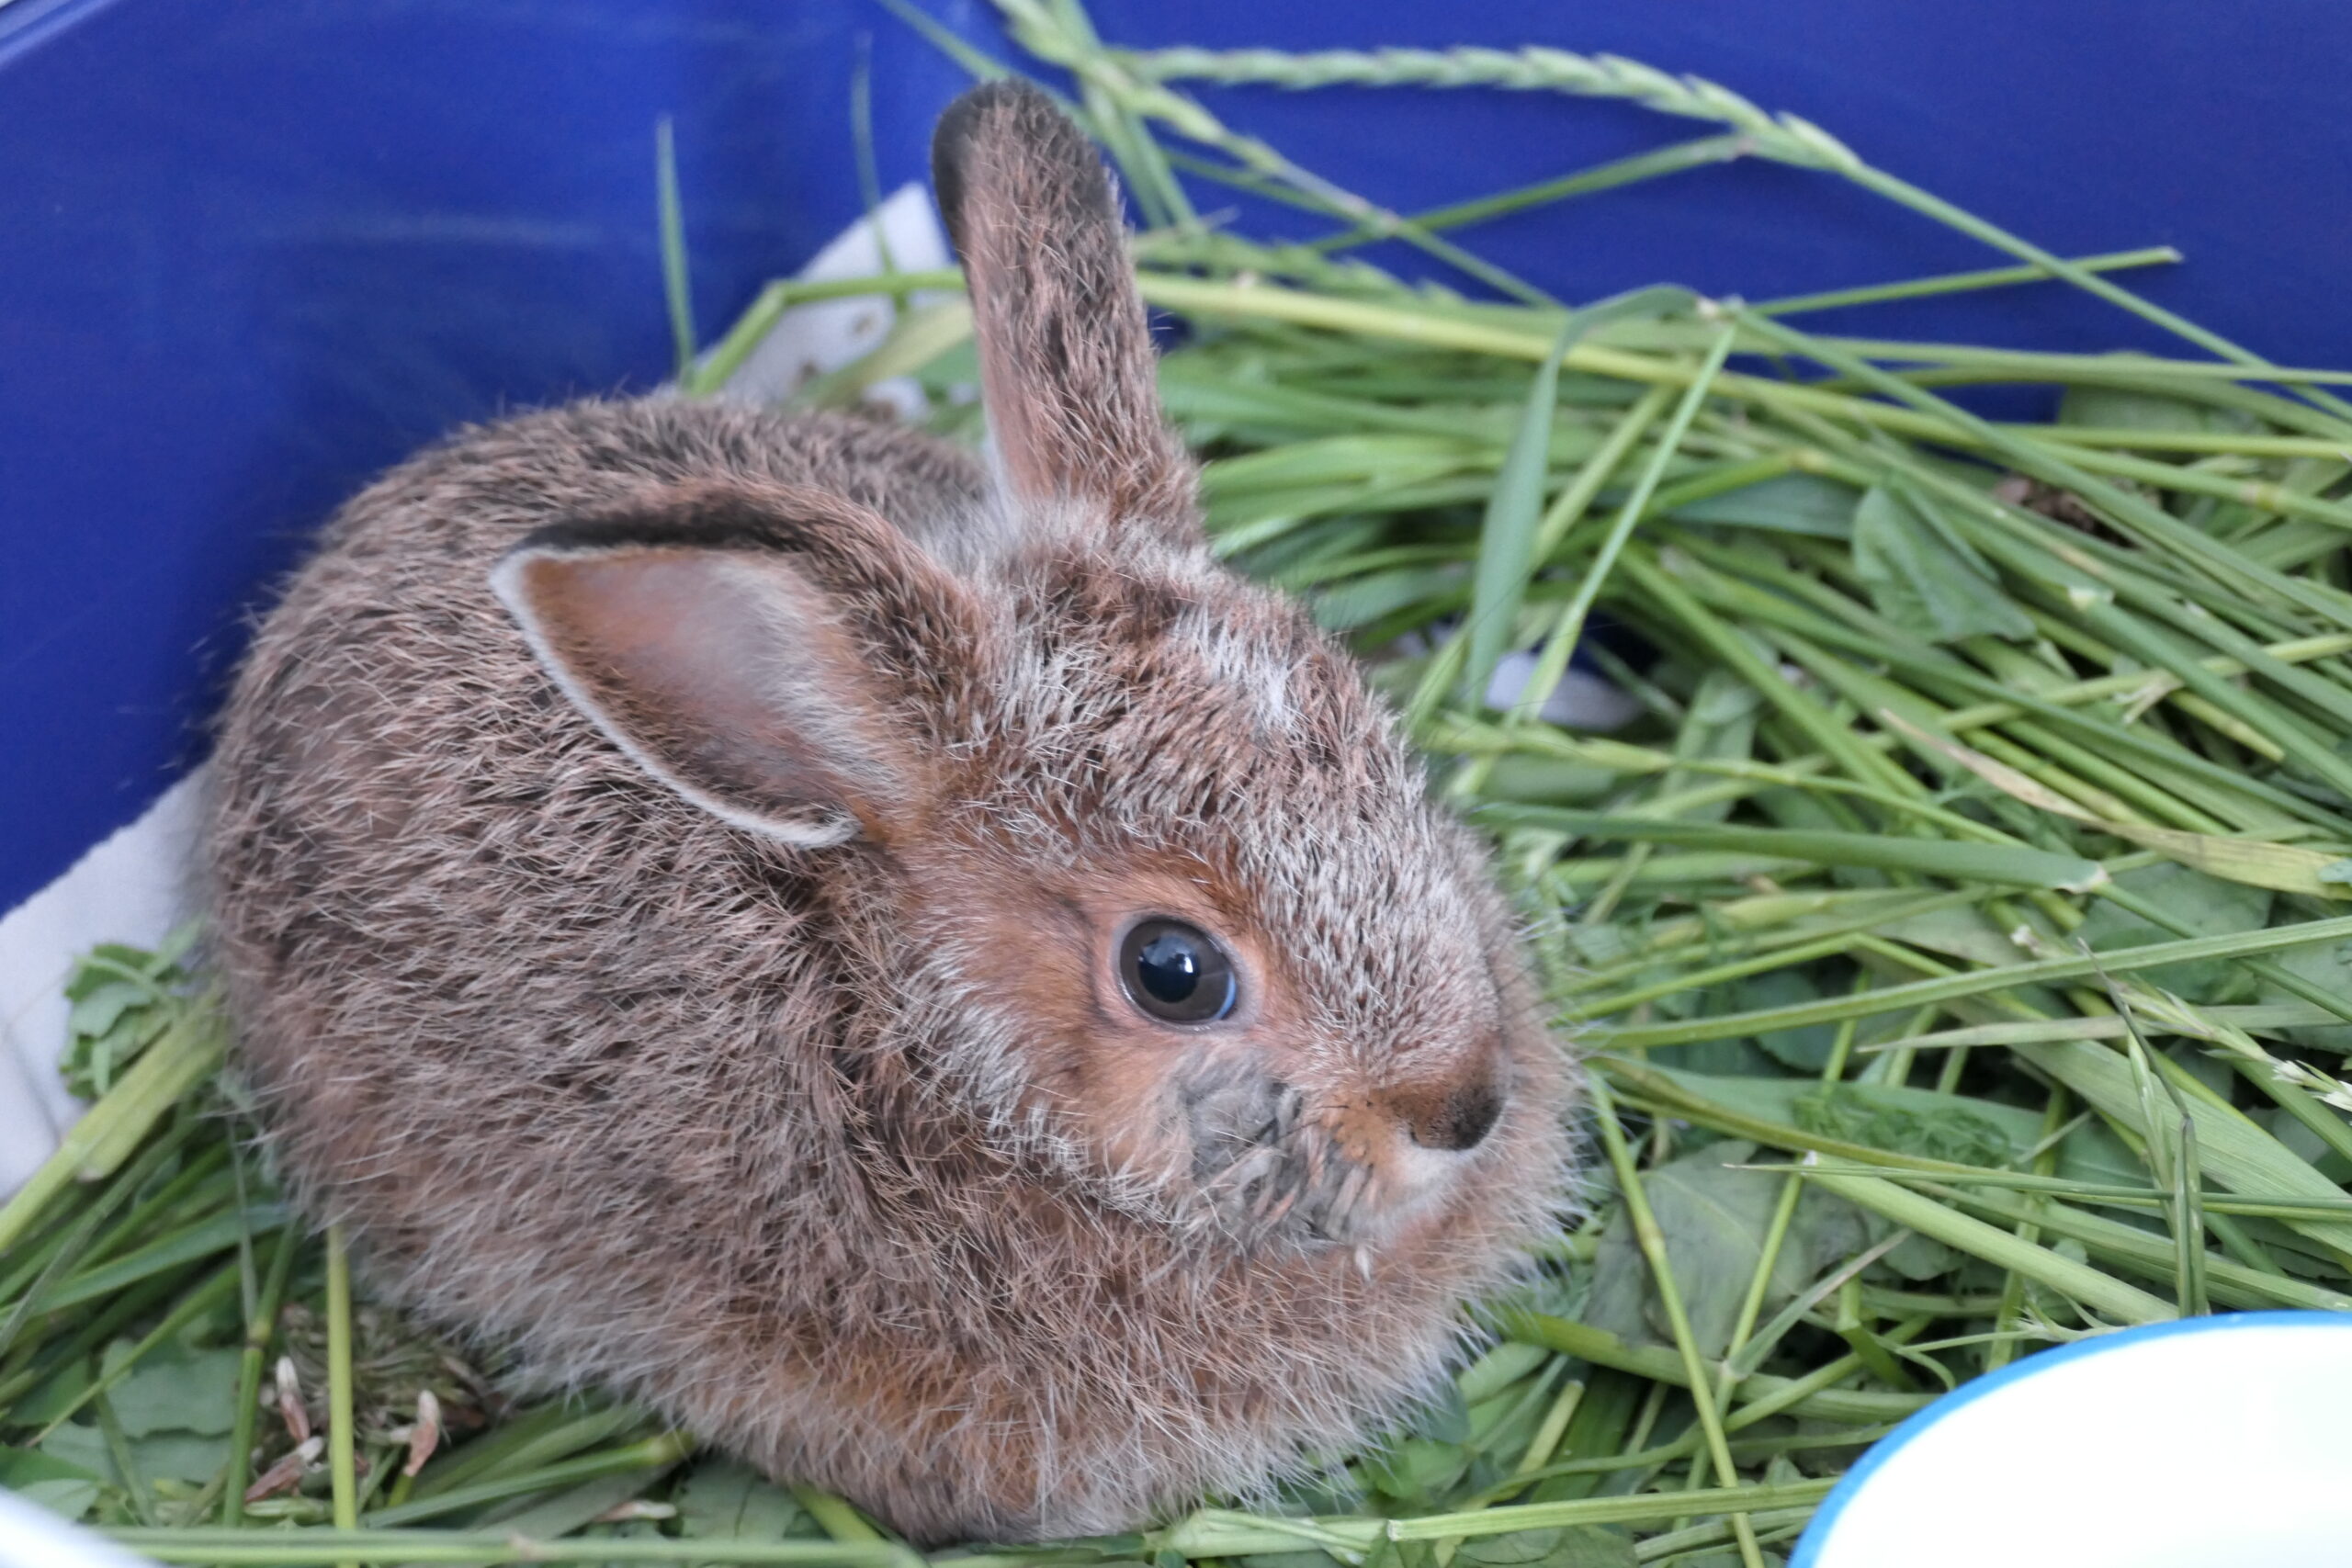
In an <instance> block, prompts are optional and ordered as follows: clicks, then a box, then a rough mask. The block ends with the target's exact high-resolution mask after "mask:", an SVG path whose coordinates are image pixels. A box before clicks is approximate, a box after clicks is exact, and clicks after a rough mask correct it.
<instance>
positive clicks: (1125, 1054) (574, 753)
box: [209, 84, 1571, 1542]
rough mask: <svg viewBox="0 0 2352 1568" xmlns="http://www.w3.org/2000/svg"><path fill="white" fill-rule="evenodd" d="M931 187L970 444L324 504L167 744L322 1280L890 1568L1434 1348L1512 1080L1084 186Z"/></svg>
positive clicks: (1262, 1461) (724, 423) (893, 441)
mask: <svg viewBox="0 0 2352 1568" xmlns="http://www.w3.org/2000/svg"><path fill="white" fill-rule="evenodd" d="M933 157H934V165H935V170H934V172H935V178H936V183H937V188H938V193H939V198H940V205H941V208H942V209H943V210H944V213H945V214H946V217H947V220H948V224H949V227H950V229H951V231H952V232H953V235H954V238H955V241H956V247H957V249H958V251H959V252H960V253H961V254H962V257H963V261H964V265H965V269H966V274H967V278H968V280H969V285H970V290H971V299H972V309H973V313H974V319H975V323H976V330H977V333H978V343H979V356H980V376H981V382H982V393H983V397H984V400H985V403H986V408H987V412H988V415H989V423H990V426H991V429H992V431H993V434H994V442H995V464H994V467H993V468H992V469H990V468H983V467H982V465H981V464H980V462H978V460H977V459H975V458H974V457H972V456H970V455H969V454H967V453H966V452H964V451H962V450H960V449H957V448H956V447H954V446H948V445H944V444H943V443H941V442H939V441H936V440H933V439H932V438H931V437H928V436H926V435H923V434H918V433H916V432H913V431H910V430H905V429H900V428H897V427H894V426H890V425H888V424H883V423H874V422H869V421H865V420H859V419H851V418H842V417H833V416H826V415H811V416H804V417H789V418H787V417H780V416H777V415H774V414H769V413H764V412H748V411H744V410H741V409H734V408H726V407H719V406H716V405H712V404H706V403H691V402H681V401H673V400H652V401H642V402H590V403H582V404H577V405H574V406H571V407H568V408H562V409H559V410H555V411H553V412H542V413H537V414H532V415H528V416H526V417H523V418H519V419H514V420H510V421H506V422H504V423H497V424H492V425H489V426H485V427H482V428H479V429H473V430H469V431H466V432H463V433H461V434H458V435H457V436H456V437H455V438H453V439H451V440H450V441H448V442H447V443H446V444H444V445H442V446H437V447H435V448H434V449H433V450H430V451H428V452H426V453H424V455H422V456H421V457H416V458H415V459H413V460H412V461H411V462H409V463H407V464H406V465H405V466H403V467H401V468H397V469H395V470H393V471H392V472H391V473H390V474H389V475H387V476H386V477H385V478H384V479H381V480H379V482H378V483H376V484H375V485H373V486H372V487H371V488H369V489H368V491H365V492H364V493H363V494H361V495H360V496H359V497H358V498H357V499H356V500H355V501H353V502H351V503H350V504H349V505H348V506H346V507H345V509H344V510H343V512H342V513H340V514H339V515H338V516H337V517H336V518H335V519H334V522H333V523H332V525H330V526H329V528H328V529H327V531H326V535H325V537H324V540H323V543H322V545H321V547H320V548H319V550H318V552H317V554H316V555H315V556H314V557H313V558H311V561H310V563H309V564H308V565H307V566H305V567H304V568H303V569H302V570H300V572H299V573H298V574H297V575H296V576H295V577H294V579H293V580H292V581H291V583H290V585H289V586H288V589H287V591H286V593H285V596H284V598H283V600H282V602H281V603H280V604H278V605H277V608H276V609H275V611H273V612H272V613H271V614H270V615H269V616H268V617H267V619H266V622H265V623H264V625H263V626H262V627H261V628H260V632H259V635H258V637H257V640H256V641H255V643H254V649H253V651H252V654H251V656H250V658H249V659H248V660H247V661H246V663H245V665H244V667H243V671H242V673H241V675H240V677H239V679H238V681H237V683H236V687H235V691H234V694H233V695H232V699H231V701H230V704H229V707H228V711H227V715H226V717H225V720H224V721H223V724H222V728H221V730H220V744H219V750H218V754H217V760H216V763H215V767H214V781H215V783H214V789H215V795H214V798H213V800H212V803H211V807H210V811H211V816H210V823H209V854H210V864H211V873H212V879H213V893H212V899H213V912H214V916H215V925H214V930H215V931H216V933H217V939H218V943H219V957H220V964H221V965H222V967H223V969H224V971H225V973H226V975H227V977H228V981H229V987H230V995H231V1001H232V1010H233V1014H234V1018H235V1021H236V1028H237V1035H238V1050H239V1059H240V1061H241V1062H242V1065H243V1071H244V1072H245V1073H246V1074H247V1075H248V1076H249V1077H250V1079H251V1081H252V1083H253V1085H254V1089H256V1090H257V1092H258V1094H259V1096H260V1101H261V1104H262V1105H263V1107H264V1111H265V1118H266V1124H267V1126H268V1129H269V1131H270V1134H271V1138H272V1141H273V1144H274V1145H275V1148H276V1151H277V1157H278V1159H279V1161H280V1164H281V1166H282V1168H283V1170H284V1172H285V1174H286V1176H287V1178H288V1180H289V1181H290V1183H291V1185H292V1188H293V1190H294V1191H295V1193H296V1195H297V1197H298V1199H299V1201H300V1203H301V1205H302V1207H303V1209H304V1211H305V1213H307V1214H308V1215H309V1216H310V1217H311V1219H312V1220H313V1221H318V1222H325V1221H339V1222H341V1223H342V1224H344V1225H345V1227H347V1230H348V1233H349V1235H350V1236H351V1238H352V1240H353V1242H354V1244H355V1246H356V1248H357V1252H358V1257H359V1260H360V1264H361V1267H362V1269H363V1270H364V1274H365V1278H366V1280H368V1283H369V1284H370V1286H371V1288H372V1289H373V1290H375V1291H376V1292H379V1293H380V1294H381V1295H382V1296H384V1297H386V1298H389V1299H390V1300H391V1301H394V1302H396V1303H401V1305H403V1306H405V1307H407V1308H409V1309H411V1310H413V1311H414V1312H417V1313H419V1314H423V1315H424V1316H425V1317H427V1318H429V1319H431V1320H433V1321H435V1322H437V1323H440V1324H443V1325H449V1326H450V1327H452V1328H455V1329H457V1330H459V1331H462V1332H465V1333H467V1334H469V1335H473V1336H476V1337H482V1338H486V1339H491V1340H495V1341H498V1342H503V1343H505V1344H509V1345H512V1346H513V1347H515V1348H517V1349H518V1350H519V1351H520V1352H521V1353H522V1356H523V1359H524V1363H525V1364H526V1367H528V1368H529V1369H530V1371H531V1372H532V1374H533V1375H535V1376H536V1377H537V1378H538V1379H541V1380H544V1381H548V1382H560V1383H569V1384H591V1385H602V1386H605V1387H609V1388H612V1389H615V1390H617V1391H619V1392H621V1393H625V1394H627V1395H628V1396H629V1397H632V1398H636V1399H639V1400H643V1401H645V1402H648V1403H650V1404H652V1405H654V1406H655V1407H657V1408H659V1409H660V1410H662V1412H664V1413H665V1414H666V1415H667V1416H669V1417H670V1418H672V1419H673V1420H675V1421H677V1422H679V1423H681V1424H683V1425H684V1426H685V1427H689V1428H690V1429H692V1430H693V1431H695V1432H696V1433H698V1434H701V1435H702V1436H704V1437H705V1438H707V1439H708V1440H710V1441H712V1442H713V1443H716V1444H718V1445H719V1446H721V1447H723V1448H726V1449H728V1450H732V1451H734V1452H736V1453H738V1454H741V1455H742V1456H743V1457H745V1458H746V1459H748V1460H750V1461H752V1462H754V1463H756V1464H758V1465H760V1466H762V1467H763V1468H764V1469H766V1470H767V1471H769V1472H772V1473H773V1474H775V1475H776V1476H778V1477H780V1478H786V1479H791V1480H797V1481H807V1482H811V1483H816V1484H819V1485H821V1486H825V1487H829V1488H833V1489H836V1490H838V1491H840V1492H842V1493H843V1494H845V1495H848V1496H849V1497H850V1498H852V1499H854V1501H856V1502H857V1503H858V1504H860V1505H861V1506H864V1507H865V1508H868V1509H870V1510H872V1511H873V1512H874V1513H875V1514H876V1516H878V1517H880V1518H882V1519H883V1520H885V1521H887V1522H888V1524H890V1525H891V1526H893V1527H895V1528H896V1529H899V1530H900V1531H902V1532H904V1533H905V1534H907V1535H908V1536H909V1537H910V1538H912V1539H914V1540H918V1541H923V1542H931V1541H939V1540H950V1539H956V1538H965V1537H992V1538H999V1539H1007V1538H1023V1537H1044V1536H1054V1535H1062V1534H1078V1533H1091V1532H1100V1531H1108V1530H1116V1529H1127V1528H1131V1527H1133V1526H1135V1525H1136V1524H1137V1523H1138V1522H1140V1521H1142V1520H1144V1519H1145V1518H1147V1517H1150V1516H1152V1515H1154V1514H1155V1513H1161V1512H1165V1511H1166V1510H1168V1509H1170V1508H1173V1507H1176V1506H1182V1505H1183V1504H1184V1503H1186V1502H1187V1501H1189V1500H1191V1499H1193V1498H1195V1497H1197V1496H1199V1495H1203V1494H1204V1493H1240V1494H1245V1495H1246V1494H1249V1493H1250V1492H1252V1491H1253V1490H1256V1489H1260V1488H1262V1487H1263V1486H1264V1485H1265V1484H1266V1483H1268V1482H1269V1480H1270V1479H1272V1478H1274V1477H1277V1476H1280V1475H1282V1474H1283V1473H1285V1472H1290V1471H1294V1470H1295V1469H1296V1468H1297V1467H1298V1466H1299V1465H1301V1464H1302V1463H1303V1462H1305V1461H1306V1456H1308V1455H1311V1454H1316V1453H1322V1454H1329V1453H1331V1452H1334V1451H1337V1450H1342V1449H1343V1448H1344V1447H1345V1445H1347V1444H1349V1443H1350V1442H1351V1441H1353V1440H1355V1439H1357V1438H1361V1437H1362V1436H1363V1435H1365V1434H1366V1433H1368V1432H1370V1431H1372V1430H1374V1429H1376V1428H1377V1427H1379V1426H1381V1425H1382V1424H1383V1423H1385V1422H1386V1421H1389V1420H1391V1419H1393V1418H1394V1417H1395V1416H1397V1415H1398V1414H1400V1413H1401V1412H1402V1411H1403V1410H1404V1409H1405V1408H1406V1407H1408V1405H1409V1404H1410V1402H1412V1401H1413V1400H1414V1399H1416V1398H1417V1397H1419V1396H1420V1395H1423V1394H1426V1393H1429V1392H1430V1390H1431V1389H1432V1388H1433V1386H1434V1384H1435V1382H1436V1380H1438V1379H1439V1378H1441V1377H1442V1375H1443V1373H1444V1369H1445V1364H1446V1362H1447V1359H1448V1358H1449V1355H1450V1354H1451V1353H1452V1352H1453V1349H1454V1348H1456V1346H1457V1344H1458V1340H1459V1335H1460V1326H1459V1325H1460V1324H1461V1322H1462V1318H1461V1314H1460V1310H1459V1309H1460V1304H1461V1303H1462V1302H1463V1300H1464V1298H1465V1297H1467V1296H1469V1295H1472V1294H1474V1293H1476V1292H1479V1291H1482V1290H1485V1289H1487V1288H1489V1287H1491V1286H1493V1285H1494V1284H1496V1283H1497V1282H1498V1280H1502V1279H1503V1278H1505V1277H1506V1276H1507V1275H1508V1274H1509V1273H1510V1271H1511V1270H1512V1269H1514V1268H1515V1267H1516V1266H1517V1265H1518V1263H1519V1261H1520V1259H1521V1258H1522V1256H1523V1251H1522V1249H1523V1247H1524V1245H1525V1243H1526V1242H1527V1241H1528V1240H1529V1238H1530V1237H1531V1236H1532V1235H1533V1234H1535V1233H1536V1232H1537V1231H1538V1230H1540V1229H1541V1228H1542V1227H1543V1226H1544V1224H1546V1222H1547V1220H1548V1219H1549V1218H1550V1216H1551V1215H1552V1213H1553V1211H1554V1208H1555V1204H1556V1202H1557V1201H1558V1199H1559V1195H1560V1193H1561V1190H1562V1186H1563V1182H1564V1180H1565V1177H1566V1167H1567V1165H1568V1154H1567V1145H1566V1135H1565V1134H1564V1132H1563V1117H1564V1113H1565V1111H1566V1102H1567V1100H1568V1099H1569V1098H1570V1093H1571V1074H1570V1072H1569V1069H1568V1068H1566V1066H1564V1064H1563V1062H1562V1060H1561V1058H1560V1057H1559V1055H1557V1053H1556V1051H1555V1046H1554V1045H1553V1043H1551V1042H1550V1041H1549V1040H1548V1039H1547V1037H1546V1035H1545V1033H1544V1031H1543V1029H1542V1028H1541V1027H1540V1024H1539V1022H1538V1016H1537V1012H1536V1010H1535V1006H1534V998H1533V996H1532V991H1531V988H1530V987H1529V984H1528V981H1527V978H1526V976H1525V975H1524V974H1523V973H1522V969H1521V959H1520V958H1519V956H1518V954H1517V952H1516V949H1515V946H1514V942H1513V932H1512V929H1511V926H1512V922H1511V920H1510V917H1509V914H1508V912H1507V910H1506V908H1505V907H1504V905H1503V903H1502V902H1501V901H1500V899H1498V897H1497V896H1496V894H1495V893H1494V892H1493V890H1492V889H1491V887H1490V886H1489V883H1488V880H1487V872H1486V868H1485V865H1484V863H1483V861H1482V857H1481V853H1480V851H1479V848H1478V846H1477V845H1476V842H1475V840H1473V839H1472V838H1471V837H1470V835H1469V834H1467V833H1466V832H1465V831H1464V829H1462V828H1460V827H1459V826H1458V825H1456V824H1455V823H1454V822H1453V821H1452V820H1450V819H1448V818H1446V817H1445V816H1444V815H1443V814H1442V812H1440V811H1439V810H1437V809H1435V808H1433V807H1432V806H1431V805H1430V802H1429V801H1428V800H1427V799H1426V798H1425V795H1424V790H1423V783H1422V777H1421V774H1420V773H1419V769H1418V768H1417V767H1416V765H1415V763H1414V761H1413V760H1412V759H1411V758H1410V756H1408V753H1407V750H1406V749H1405V747H1404V745H1403V744H1402V742H1401V741H1400V739H1399V737H1398V735H1397V730H1396V727H1395V725H1394V723H1393V721H1392V719H1391V717H1390V716H1389V714H1388V713H1387V712H1386V711H1385V709H1384V708H1383V706H1382V705H1381V704H1380V703H1379V702H1377V701H1376V700H1375V699H1374V697H1373V696H1372V695H1371V694H1369V693H1368V692H1367V691H1366V689H1365V686H1364V684H1363V680H1362V678H1361V676H1360V674H1359V672H1358V671H1357V670H1356V668H1355V667H1354V666H1353V665H1352V664H1351V661H1350V660H1348V659H1347V658H1346V657H1345V655H1344V654H1343V653H1342V652H1341V651H1340V649H1337V648H1336V647H1334V646H1333V644H1332V643H1331V642H1330V641H1329V639H1327V638H1326V637H1323V636H1322V635H1321V634H1319V633H1318V632H1317V629H1316V628H1315V627H1314V626H1312V624H1311V623H1310V622H1309V621H1308V620H1307V619H1306V616H1305V615H1303V614H1302V612H1301V611H1300V610H1299V609H1298V608H1297V607H1296V606H1295V605H1293V604H1288V603H1286V602H1285V601H1283V599H1281V598H1279V597H1277V596H1275V595H1273V594H1272V593H1269V592H1264V591H1262V590H1261V589H1258V588H1255V587H1252V586H1250V585H1249V584H1248V583H1245V582H1243V581H1239V580H1238V579H1237V578H1235V577H1234V576H1232V575H1231V574H1229V573H1228V572H1227V571H1226V570H1223V569H1221V568H1220V567H1219V566H1218V565H1217V564H1216V562H1215V561H1213V560H1212V559H1211V558H1210V556H1209V552H1208V549H1207V547H1206V542H1205V540H1204V536H1203V533H1202V528H1201V522H1200V515H1199V512H1198V509H1197V506H1196V503H1195V500H1194V470H1193V466H1192V464H1191V462H1190V461H1189V459H1188V458H1187V457H1186V454H1185V453H1184V451H1183V449H1182V446H1181V445H1180V443H1179V442H1178V440H1177V439H1176V437H1175V435H1174V434H1172V433H1171V432H1170V429H1169V428H1168V426H1167V425H1166V423H1164V422H1163V420H1162V417H1161V413H1160V411H1159V403H1158V400H1157V397H1156V394H1155V391H1154V385H1153V360H1152V350H1151V344H1150V340H1149V336H1148V332H1147V329H1146V324H1145V319H1144V312H1143V308H1142V305H1141V303H1140V301H1139V300H1138V299H1137V297H1136V291H1135V287H1134V283H1133V279H1132V277H1131V275H1130V273H1129V270H1128V266H1127V263H1126V258H1125V249H1124V237H1123V235H1122V232H1121V229H1120V223H1119V217H1118V207H1117V203H1116V197H1115V194H1114V190H1113V187H1112V185H1111V182H1110V180H1109V177H1108V175H1107V174H1106V173H1105V171H1104V169H1103V165H1102V164H1101V163H1100V162H1099V160H1098V159H1097V158H1096V156H1095V154H1094V153H1093V152H1092V151H1091V148H1090V147H1089V146H1088V145H1087V143H1086V142H1085V141H1084V140H1083V138H1082V137H1081V136H1080V134H1079V133H1078V131H1077V130H1076V129H1075V128H1074V127H1072V126H1071V125H1070V124H1069V122H1068V121H1067V120H1065V119H1064V118H1062V117H1061V116H1060V115H1059V114H1058V113H1057V111H1056V110H1055V109H1054V108H1053V107H1051V106H1050V104H1049V103H1047V101H1046V99H1045V98H1044V97H1043V96H1040V95H1039V94H1038V93H1036V92H1035V91H1034V90H1033V89H1030V88H1027V87H1024V86H1020V85H1012V84H997V85H989V86H986V87H982V88H980V89H978V90H977V91H975V92H973V93H971V94H970V95H968V96H966V97H964V98H963V99H961V100H960V101H958V102H957V103H956V105H955V106H954V107H951V108H950V109H949V110H948V111H947V113H946V115H945V117H944V118H943V119H942V120H941V122H940V126H939V129H938V134H937V139H936V141H935V143H934V152H933Z"/></svg>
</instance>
